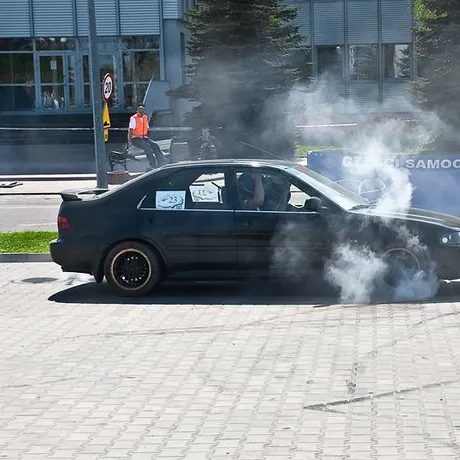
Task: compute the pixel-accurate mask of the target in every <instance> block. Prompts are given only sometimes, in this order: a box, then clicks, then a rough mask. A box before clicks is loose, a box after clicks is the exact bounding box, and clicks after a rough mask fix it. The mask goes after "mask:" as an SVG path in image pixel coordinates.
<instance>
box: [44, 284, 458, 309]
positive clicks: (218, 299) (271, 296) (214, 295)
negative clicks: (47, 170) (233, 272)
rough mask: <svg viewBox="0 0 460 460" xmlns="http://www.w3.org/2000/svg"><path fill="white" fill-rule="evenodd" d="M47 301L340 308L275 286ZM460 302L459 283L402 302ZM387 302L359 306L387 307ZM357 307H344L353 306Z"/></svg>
mask: <svg viewBox="0 0 460 460" xmlns="http://www.w3.org/2000/svg"><path fill="white" fill-rule="evenodd" d="M48 300H49V301H52V302H56V303H64V304H106V305H107V304H130V305H132V304H139V305H181V304H182V305H303V306H311V307H314V308H321V307H328V306H333V305H335V306H337V305H339V304H341V302H340V298H339V296H338V295H337V293H331V290H330V288H326V287H322V286H320V287H303V288H293V287H292V286H285V285H283V284H282V283H276V282H256V281H252V282H248V283H244V282H199V283H197V282H193V283H192V282H181V283H178V282H175V283H167V282H165V283H163V284H161V285H160V286H159V287H158V288H157V290H156V291H155V293H152V294H151V295H148V296H145V297H140V298H132V297H121V296H117V295H115V294H113V292H112V291H111V290H110V287H109V285H108V284H107V283H106V282H103V283H101V284H97V283H95V282H87V283H83V284H79V285H76V286H72V287H69V288H68V289H64V290H61V291H59V292H56V293H55V294H53V295H51V296H50V297H49V298H48ZM457 301H460V282H454V283H449V284H443V285H442V286H441V288H440V290H439V292H438V295H437V296H436V297H434V298H431V299H414V300H409V301H408V300H401V301H399V302H391V303H402V304H419V303H421V302H427V303H448V302H457ZM386 303H388V300H382V301H381V302H371V303H365V304H362V305H379V304H386ZM355 305H356V304H348V303H347V304H344V307H346V306H355Z"/></svg>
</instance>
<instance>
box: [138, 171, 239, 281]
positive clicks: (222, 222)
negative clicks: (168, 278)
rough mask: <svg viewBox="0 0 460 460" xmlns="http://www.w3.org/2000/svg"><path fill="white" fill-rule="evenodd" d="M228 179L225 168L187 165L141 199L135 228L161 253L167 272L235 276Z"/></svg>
mask: <svg viewBox="0 0 460 460" xmlns="http://www.w3.org/2000/svg"><path fill="white" fill-rule="evenodd" d="M226 177H227V171H226V169H225V168H224V167H218V168H216V167H211V168H209V167H205V166H202V167H199V168H198V167H196V168H191V167H187V168H185V170H182V171H179V172H176V173H173V174H172V175H171V176H168V177H167V178H165V179H163V180H162V181H160V182H159V183H158V184H152V190H151V191H150V192H149V193H147V195H146V197H145V199H144V201H143V202H142V203H140V206H139V210H138V222H139V232H140V233H141V235H143V236H144V237H146V238H148V239H150V240H151V241H153V242H154V243H155V244H156V245H157V246H158V247H159V248H160V249H161V251H162V252H163V253H164V254H165V258H166V259H167V263H168V269H169V272H170V273H173V274H180V273H182V274H185V275H186V274H187V273H188V274H189V275H191V274H192V273H191V272H195V274H196V275H198V276H208V275H209V276H211V277H215V276H216V277H219V276H222V275H224V276H231V275H236V273H237V248H236V237H235V228H234V225H235V224H234V219H233V213H234V211H233V209H232V206H231V204H229V202H228V198H227V193H226V182H227V179H226ZM198 272H201V273H198Z"/></svg>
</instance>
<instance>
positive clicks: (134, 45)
mask: <svg viewBox="0 0 460 460" xmlns="http://www.w3.org/2000/svg"><path fill="white" fill-rule="evenodd" d="M159 46H160V39H159V37H156V36H145V37H144V36H139V37H124V38H122V39H121V47H122V49H123V50H126V49H138V50H149V49H158V48H159Z"/></svg>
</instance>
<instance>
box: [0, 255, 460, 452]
mask: <svg viewBox="0 0 460 460" xmlns="http://www.w3.org/2000/svg"><path fill="white" fill-rule="evenodd" d="M88 280H89V282H90V283H91V284H88ZM168 289H169V290H168ZM168 289H166V288H165V290H164V291H162V292H160V293H159V294H158V295H157V296H152V297H149V298H147V299H142V300H139V301H133V300H132V299H128V300H126V299H119V298H116V297H113V296H112V295H110V294H109V292H108V290H107V286H106V285H105V283H103V284H102V285H96V284H94V283H92V280H91V279H89V278H85V277H79V276H77V277H72V276H71V275H65V274H62V273H61V272H60V269H59V267H57V266H55V265H54V264H49V263H37V264H0V324H1V334H0V387H1V391H0V459H14V460H23V459H24V460H41V459H44V460H45V459H46V460H48V459H53V460H54V459H56V460H57V459H62V460H64V459H65V460H70V459H78V460H93V459H94V460H96V459H131V460H144V459H184V460H191V459H195V460H206V459H212V460H221V459H239V460H258V459H270V460H275V459H283V460H287V459H300V460H309V459H323V460H332V459H335V460H337V459H353V460H361V459H363V460H364V459H365V460H369V459H382V460H385V459H388V460H389V459H392V460H394V459H408V460H411V459H414V460H425V459H430V460H447V459H459V458H460V449H459V445H458V443H459V440H460V398H459V396H460V390H459V380H460V370H459V366H460V334H459V321H460V315H459V313H460V308H459V303H456V300H457V299H458V298H459V297H458V296H454V295H451V296H450V297H446V298H444V299H434V300H433V301H432V303H428V304H398V305H361V306H355V305H349V306H343V305H327V304H326V305H324V304H319V305H315V304H311V302H308V299H298V298H291V299H290V300H288V301H285V300H284V299H283V298H281V297H280V296H278V297H276V296H274V297H272V299H271V303H270V304H267V299H265V298H263V297H260V298H258V297H257V296H252V297H245V294H244V292H243V294H239V293H237V292H236V291H235V292H233V293H232V288H228V289H227V290H225V289H224V290H223V291H222V292H219V290H218V289H219V288H218V289H216V288H214V287H212V286H206V285H204V286H203V287H199V286H197V287H194V288H187V289H188V290H187V289H186V290H184V291H182V290H180V289H179V288H168ZM222 289H223V288H222ZM245 298H247V300H246V301H244V299H245ZM242 300H243V301H242Z"/></svg>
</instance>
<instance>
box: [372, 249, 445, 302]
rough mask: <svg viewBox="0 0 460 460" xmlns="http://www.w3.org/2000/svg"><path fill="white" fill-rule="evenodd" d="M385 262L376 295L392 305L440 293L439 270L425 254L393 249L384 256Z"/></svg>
mask: <svg viewBox="0 0 460 460" xmlns="http://www.w3.org/2000/svg"><path fill="white" fill-rule="evenodd" d="M381 256H382V259H383V260H384V261H385V262H386V265H387V266H386V268H385V272H384V273H383V275H382V276H381V277H380V278H379V279H378V280H377V282H376V289H375V294H376V296H377V297H378V298H385V299H387V300H390V301H395V302H397V301H404V300H406V301H407V300H417V299H427V298H432V297H434V296H435V295H436V293H437V292H438V290H439V285H440V283H439V279H438V277H437V274H436V267H435V264H434V262H433V261H432V259H431V257H430V254H429V252H428V251H426V250H420V249H418V250H415V251H414V250H412V249H409V248H406V247H404V246H401V247H399V246H391V247H388V248H386V249H385V250H384V251H382V253H381Z"/></svg>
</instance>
